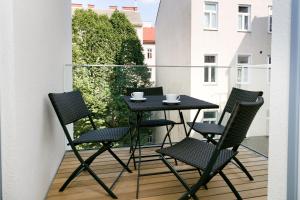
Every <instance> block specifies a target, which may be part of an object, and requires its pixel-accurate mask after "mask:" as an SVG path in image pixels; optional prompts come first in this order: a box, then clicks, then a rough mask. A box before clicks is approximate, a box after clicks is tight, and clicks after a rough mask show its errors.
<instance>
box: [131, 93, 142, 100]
mask: <svg viewBox="0 0 300 200" xmlns="http://www.w3.org/2000/svg"><path fill="white" fill-rule="evenodd" d="M131 97H132V98H134V99H142V98H143V97H144V92H133V93H131Z"/></svg>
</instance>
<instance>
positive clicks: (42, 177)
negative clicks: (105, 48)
mask: <svg viewBox="0 0 300 200" xmlns="http://www.w3.org/2000/svg"><path fill="white" fill-rule="evenodd" d="M70 8H71V2H70V1H69V0H51V1H46V0H29V1H17V0H14V1H5V0H0V13H1V14H0V16H1V17H0V26H1V30H0V32H1V37H0V46H1V49H0V53H1V54H0V64H1V65H0V67H1V79H0V81H1V101H0V102H1V139H2V144H1V153H2V174H3V180H2V185H3V199H10V200H18V199H30V200H40V199H43V198H45V195H46V194H47V191H48V188H49V186H50V184H51V181H52V179H53V177H54V175H55V174H56V170H57V168H58V166H59V164H60V162H61V159H62V157H63V154H64V150H65V149H64V147H65V146H64V135H63V132H62V129H61V127H60V125H59V123H58V120H57V118H56V116H55V114H54V112H53V109H52V107H51V105H50V102H49V99H48V96H47V94H48V93H49V92H62V91H63V87H64V84H63V77H64V76H63V67H64V64H66V63H71V43H72V42H71V11H70Z"/></svg>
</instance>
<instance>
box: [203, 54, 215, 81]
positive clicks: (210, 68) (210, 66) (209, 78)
mask: <svg viewBox="0 0 300 200" xmlns="http://www.w3.org/2000/svg"><path fill="white" fill-rule="evenodd" d="M205 56H214V57H215V62H214V63H206V62H205ZM203 59H204V68H203V83H204V85H217V66H218V62H217V59H218V56H217V54H205V55H204V57H203ZM205 68H208V81H207V82H206V81H205ZM212 68H214V69H215V81H211V79H212V78H211V76H212V74H211V71H212Z"/></svg>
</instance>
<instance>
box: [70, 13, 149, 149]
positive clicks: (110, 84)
mask: <svg viewBox="0 0 300 200" xmlns="http://www.w3.org/2000/svg"><path fill="white" fill-rule="evenodd" d="M72 31H73V41H72V45H73V51H72V56H73V63H74V64H75V65H78V64H79V65H87V64H98V65H114V64H115V65H144V62H143V61H144V56H143V53H142V50H143V49H142V46H141V43H140V41H139V39H138V37H137V34H136V31H135V29H134V26H133V25H132V24H131V23H130V22H129V20H128V19H127V18H126V16H125V15H124V14H123V13H120V12H118V11H116V12H114V13H113V15H112V16H111V18H110V19H109V18H108V17H107V16H105V15H98V14H97V13H95V12H94V11H92V10H82V9H78V10H76V11H75V13H74V15H73V19H72ZM149 78H150V73H149V72H148V68H147V67H145V66H140V67H130V66H122V67H76V66H75V67H74V69H73V85H74V89H79V90H80V91H81V92H82V93H83V96H84V98H85V100H86V102H87V104H88V105H89V107H90V109H91V111H92V112H93V113H94V115H95V119H96V120H95V122H96V124H97V126H98V127H117V126H124V125H127V120H128V114H129V111H128V109H127V107H126V105H125V103H124V101H123V99H122V97H121V95H122V94H125V90H126V88H127V87H143V86H144V87H146V86H149V85H150V81H149ZM89 128H90V124H89V122H88V121H87V120H81V121H79V122H77V123H76V124H75V127H74V129H75V137H76V136H78V135H79V134H80V133H81V132H83V131H86V130H88V129H89ZM145 134H147V133H145ZM124 143H128V139H126V140H125V141H124ZM88 147H93V146H91V145H88Z"/></svg>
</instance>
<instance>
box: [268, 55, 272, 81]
mask: <svg viewBox="0 0 300 200" xmlns="http://www.w3.org/2000/svg"><path fill="white" fill-rule="evenodd" d="M271 61H272V60H271V55H268V56H267V64H269V65H270V64H271ZM267 70H268V77H267V80H268V83H270V82H271V67H270V66H268V68H267Z"/></svg>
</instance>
